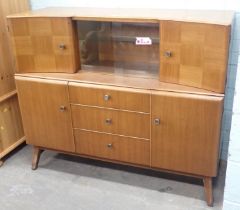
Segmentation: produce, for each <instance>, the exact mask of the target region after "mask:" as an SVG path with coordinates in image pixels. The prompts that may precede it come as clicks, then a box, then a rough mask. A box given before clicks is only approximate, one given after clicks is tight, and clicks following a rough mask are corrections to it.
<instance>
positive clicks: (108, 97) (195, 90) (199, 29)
mask: <svg viewBox="0 0 240 210" xmlns="http://www.w3.org/2000/svg"><path fill="white" fill-rule="evenodd" d="M232 18H233V13H232V12H230V11H229V12H228V11H225V12H222V11H182V10H179V11H170V10H144V9H131V10H130V9H119V10H117V9H93V8H92V9H87V8H48V9H43V10H38V11H32V12H28V13H24V14H18V15H12V16H9V17H8V23H9V29H10V33H11V37H12V44H13V50H14V54H15V60H16V74H15V80H16V85H17V91H18V95H19V102H20V109H21V114H22V118H23V123H24V131H25V134H26V137H27V143H28V144H31V145H33V146H34V153H33V160H32V168H33V169H36V168H37V167H38V162H39V158H40V154H41V152H42V151H43V150H45V149H50V150H55V151H59V152H63V153H69V154H73V155H79V156H83V157H88V158H95V159H101V160H104V161H110V162H116V163H122V164H129V165H134V166H138V167H144V168H149V169H153V170H163V171H168V172H172V173H177V174H183V175H187V176H193V177H198V178H201V179H203V182H204V189H205V194H206V201H207V204H208V205H209V206H212V205H213V194H212V193H213V192H212V178H213V177H216V176H217V171H218V160H219V145H220V129H221V118H222V112H223V100H224V92H225V81H226V72H227V61H228V48H229V40H230V27H231V22H232Z"/></svg>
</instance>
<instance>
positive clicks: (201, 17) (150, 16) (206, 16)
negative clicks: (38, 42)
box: [8, 7, 234, 25]
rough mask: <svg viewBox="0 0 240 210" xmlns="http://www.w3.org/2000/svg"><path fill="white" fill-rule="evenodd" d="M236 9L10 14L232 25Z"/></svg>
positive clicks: (57, 10)
mask: <svg viewBox="0 0 240 210" xmlns="http://www.w3.org/2000/svg"><path fill="white" fill-rule="evenodd" d="M233 16H234V11H220V10H219V11H218V10H162V9H136V8H135V9H133V8H128V9H125V8H71V7H59V8H45V9H40V10H35V11H29V12H25V13H20V14H15V15H10V16H8V18H20V17H71V18H73V19H74V20H96V21H122V22H124V21H125V22H130V21H132V22H159V20H174V21H184V22H196V23H210V24H217V25H231V23H232V20H233Z"/></svg>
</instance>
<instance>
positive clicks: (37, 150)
mask: <svg viewBox="0 0 240 210" xmlns="http://www.w3.org/2000/svg"><path fill="white" fill-rule="evenodd" d="M44 150H52V151H57V152H61V153H64V154H70V155H75V156H80V157H86V158H92V159H98V158H95V157H89V156H85V155H79V154H75V153H71V152H65V151H59V150H53V149H48V148H42V147H38V146H33V157H32V170H36V169H37V168H38V163H39V160H40V156H41V154H42V152H43V151H44ZM99 160H103V161H104V159H100V158H99ZM107 161H108V162H112V163H118V164H119V162H118V161H114V160H107ZM121 164H124V165H132V166H135V167H136V165H134V164H128V163H122V162H121ZM137 167H141V168H146V169H149V170H155V169H152V168H148V167H144V166H137ZM159 171H163V172H171V173H174V174H179V175H184V176H190V177H195V178H199V179H202V180H203V187H204V192H205V199H206V203H207V205H208V206H210V207H212V206H213V186H212V177H205V176H197V175H191V174H185V173H179V172H174V171H168V170H164V169H163V170H162V169H159Z"/></svg>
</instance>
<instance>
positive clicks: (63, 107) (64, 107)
mask: <svg viewBox="0 0 240 210" xmlns="http://www.w3.org/2000/svg"><path fill="white" fill-rule="evenodd" d="M66 109H67V108H66V106H63V105H62V106H60V107H59V110H60V112H64V111H66Z"/></svg>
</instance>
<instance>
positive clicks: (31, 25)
mask: <svg viewBox="0 0 240 210" xmlns="http://www.w3.org/2000/svg"><path fill="white" fill-rule="evenodd" d="M9 25H10V31H11V35H12V42H13V48H14V53H15V57H16V71H17V72H66V73H74V72H75V71H76V70H78V68H79V58H78V43H77V38H76V36H77V32H76V27H75V25H74V23H73V21H72V20H71V18H46V17H34V18H33V17H31V18H13V19H10V20H9Z"/></svg>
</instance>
